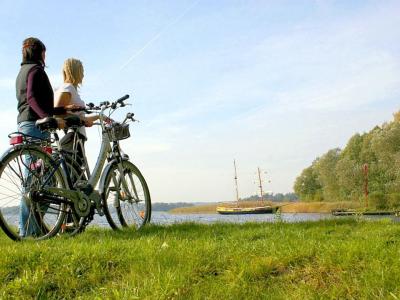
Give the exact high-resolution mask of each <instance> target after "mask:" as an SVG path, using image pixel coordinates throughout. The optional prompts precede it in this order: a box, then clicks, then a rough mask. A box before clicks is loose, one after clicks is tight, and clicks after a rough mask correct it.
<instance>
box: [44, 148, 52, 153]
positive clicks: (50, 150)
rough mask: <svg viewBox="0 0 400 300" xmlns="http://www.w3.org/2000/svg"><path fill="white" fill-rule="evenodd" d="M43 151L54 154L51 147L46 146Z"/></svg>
mask: <svg viewBox="0 0 400 300" xmlns="http://www.w3.org/2000/svg"><path fill="white" fill-rule="evenodd" d="M43 150H44V151H45V152H47V153H49V154H52V153H53V148H51V147H49V146H45V147H43Z"/></svg>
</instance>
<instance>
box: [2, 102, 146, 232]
mask: <svg viewBox="0 0 400 300" xmlns="http://www.w3.org/2000/svg"><path fill="white" fill-rule="evenodd" d="M128 98H129V96H128V95H126V96H124V97H122V98H120V99H118V100H116V101H114V102H112V103H110V102H108V101H106V102H102V103H100V105H99V106H95V105H93V104H90V105H88V107H87V108H86V109H84V110H85V111H86V112H88V113H93V112H95V113H98V115H99V122H98V125H100V126H101V129H102V142H101V148H100V152H99V155H98V158H97V162H96V165H95V167H94V170H93V172H92V173H90V170H89V169H88V167H87V161H86V158H85V157H84V161H85V162H84V164H83V165H81V164H78V163H76V161H75V160H74V159H73V158H74V157H73V155H74V152H73V153H72V155H71V154H68V153H66V152H65V151H63V149H62V147H61V146H60V140H59V137H58V134H57V132H56V130H57V121H56V119H55V118H45V119H41V120H38V121H37V126H38V127H39V128H40V129H41V130H43V131H49V132H51V133H52V135H53V137H54V138H52V139H48V140H40V139H35V138H32V137H29V136H26V135H24V134H21V133H14V134H13V135H11V136H10V143H11V144H12V147H11V148H10V149H9V150H8V151H6V153H5V154H4V155H3V156H2V157H1V159H0V197H1V198H0V227H1V228H2V229H3V231H4V232H5V233H6V234H7V235H8V236H9V237H10V238H11V239H13V240H22V239H24V238H26V237H29V238H34V239H39V240H40V239H46V238H50V237H52V236H54V235H56V234H57V233H59V232H60V231H64V230H65V229H66V226H65V225H67V224H66V223H67V221H68V222H71V223H72V225H73V226H72V233H71V234H75V233H77V232H80V231H82V230H84V228H85V227H86V226H87V225H88V224H89V223H90V222H91V221H92V219H93V215H94V213H95V211H97V213H99V214H100V215H103V214H105V216H106V218H107V221H108V222H109V224H110V226H111V227H112V228H113V229H120V228H122V227H135V228H137V229H140V228H141V227H142V226H144V225H145V224H146V223H148V222H149V221H150V219H151V198H150V192H149V189H148V186H147V183H146V181H145V179H144V177H143V175H142V174H141V172H140V171H139V169H138V168H137V167H136V166H135V165H134V164H132V163H131V162H130V161H129V156H128V155H126V154H124V153H123V152H122V150H121V147H120V144H119V141H120V140H122V139H126V138H128V137H130V132H129V124H128V123H127V122H129V121H132V122H135V121H136V120H135V119H134V118H133V116H134V115H133V113H128V114H127V116H126V118H125V120H124V121H123V122H122V123H119V122H115V121H112V122H108V123H106V122H105V120H110V119H109V118H108V117H109V116H110V115H111V114H112V113H113V112H114V111H115V110H116V109H118V108H120V107H124V106H125V105H126V104H125V102H124V101H125V100H126V99H128ZM106 110H108V111H109V114H108V117H107V116H106V114H105V111H106ZM66 123H67V126H68V127H69V128H72V130H73V131H75V133H76V131H77V128H78V127H79V126H81V125H82V123H81V120H80V118H79V117H73V116H72V117H69V118H66ZM54 143H55V144H56V146H55V147H54V146H53V147H51V145H52V144H54ZM75 145H79V141H78V142H77V143H76V144H75V143H74V147H75ZM106 161H107V164H106V166H105V167H104V169H103V166H104V164H105V162H106ZM97 184H98V189H97V190H96V189H95V187H96V185H97ZM18 202H19V203H21V204H20V215H22V210H21V208H22V206H25V207H27V208H28V210H29V211H28V217H27V218H25V219H26V221H25V222H21V217H20V220H19V222H20V226H18V220H16V218H15V212H16V211H17V210H18V208H16V206H15V204H17V203H18ZM22 203H23V204H24V205H22ZM13 213H14V214H13ZM21 223H22V225H23V226H25V227H26V228H25V227H23V228H24V229H25V231H26V232H28V234H27V236H22V235H21V234H20V231H21V227H22V225H21Z"/></svg>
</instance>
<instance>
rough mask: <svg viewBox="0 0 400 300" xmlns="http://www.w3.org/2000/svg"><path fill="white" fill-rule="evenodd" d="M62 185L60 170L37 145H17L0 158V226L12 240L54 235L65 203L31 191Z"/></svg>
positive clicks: (62, 216)
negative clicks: (39, 195) (56, 201)
mask: <svg viewBox="0 0 400 300" xmlns="http://www.w3.org/2000/svg"><path fill="white" fill-rule="evenodd" d="M46 187H59V188H65V182H64V179H63V174H62V171H61V169H60V168H58V167H57V165H56V164H55V162H54V160H53V159H52V158H51V157H50V156H49V155H48V154H47V153H46V152H44V151H42V149H41V148H39V147H35V146H25V145H22V146H17V147H14V148H12V149H10V150H9V151H8V152H7V153H6V154H5V155H3V157H2V158H1V161H0V226H1V228H2V229H3V231H4V232H5V233H6V234H7V235H8V236H9V237H10V238H11V239H13V240H22V239H25V238H33V239H46V238H49V237H52V236H54V235H55V234H57V232H58V231H59V229H60V226H61V224H62V222H63V220H64V217H65V204H63V203H55V202H54V201H52V200H50V199H46V198H45V197H41V198H40V199H39V198H38V197H35V196H34V195H35V193H37V192H41V191H43V190H44V189H45V188H46Z"/></svg>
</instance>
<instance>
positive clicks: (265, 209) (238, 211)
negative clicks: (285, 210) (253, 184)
mask: <svg viewBox="0 0 400 300" xmlns="http://www.w3.org/2000/svg"><path fill="white" fill-rule="evenodd" d="M275 212H276V207H272V206H270V205H267V206H257V207H226V206H218V207H217V213H219V214H221V215H243V214H273V213H275Z"/></svg>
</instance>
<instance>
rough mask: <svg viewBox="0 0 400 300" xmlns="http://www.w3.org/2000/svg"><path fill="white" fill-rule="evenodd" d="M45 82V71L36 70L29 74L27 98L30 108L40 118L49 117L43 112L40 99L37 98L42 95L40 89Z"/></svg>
mask: <svg viewBox="0 0 400 300" xmlns="http://www.w3.org/2000/svg"><path fill="white" fill-rule="evenodd" d="M43 80H44V74H43V71H42V70H40V69H38V68H35V69H33V70H32V71H31V72H29V74H28V82H27V86H26V96H27V102H28V105H29V107H31V108H32V109H33V111H34V112H35V113H36V114H37V115H38V116H39V118H45V117H48V116H49V115H48V113H47V112H45V110H43V108H42V107H41V106H40V102H39V99H38V98H37V97H38V95H40V92H39V89H40V87H41V86H42V82H43Z"/></svg>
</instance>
